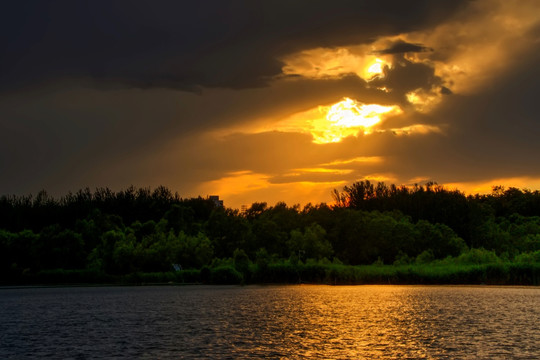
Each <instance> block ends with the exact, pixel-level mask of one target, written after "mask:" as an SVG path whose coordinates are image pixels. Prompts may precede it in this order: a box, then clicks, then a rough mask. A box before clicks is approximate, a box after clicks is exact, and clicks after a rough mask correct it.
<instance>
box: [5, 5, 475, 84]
mask: <svg viewBox="0 0 540 360" xmlns="http://www.w3.org/2000/svg"><path fill="white" fill-rule="evenodd" d="M463 3H466V1H455V0H447V1H438V2H436V3H433V2H431V1H428V0H419V1H408V2H404V1H401V0H383V1H377V2H373V1H352V0H351V1H346V0H338V1H333V2H327V1H285V0H274V1H263V2H259V1H248V0H246V1H219V0H216V1H208V0H207V1H204V0H203V1H191V2H184V1H166V0H161V1H153V2H148V1H142V0H133V1H121V0H111V1H106V2H105V1H68V0H58V1H54V0H51V1H41V0H40V1H25V2H20V1H12V2H9V3H8V4H4V6H3V11H2V15H1V19H0V20H2V21H0V34H1V35H0V36H1V42H2V44H3V45H2V46H3V50H2V51H3V56H2V57H1V60H0V68H1V69H2V73H1V78H0V89H2V90H4V91H6V90H10V89H14V88H20V87H24V86H34V85H36V84H41V83H44V82H55V81H57V80H58V79H62V78H64V79H65V78H74V79H88V78H91V79H95V80H96V81H97V83H96V84H97V85H101V86H104V85H103V84H104V83H108V84H122V85H124V86H133V87H141V88H148V87H172V88H180V89H188V90H194V89H197V88H198V87H201V86H202V87H232V88H245V87H252V86H260V85H263V84H265V82H266V81H267V80H268V79H269V78H271V77H273V76H275V75H277V74H279V73H280V69H281V65H282V64H281V63H280V62H279V58H280V57H281V56H283V55H285V54H288V53H291V52H295V51H298V50H300V49H307V48H312V47H317V46H339V45H344V44H353V43H354V44H358V43H365V42H368V41H370V40H371V39H373V38H375V37H378V36H382V35H389V34H397V33H400V32H404V31H411V30H418V29H422V28H425V27H429V26H432V25H433V24H436V23H437V22H439V21H441V20H442V19H444V18H446V17H448V16H451V14H452V13H454V12H455V11H456V10H457V9H458V8H460V7H461V6H462V5H463Z"/></svg>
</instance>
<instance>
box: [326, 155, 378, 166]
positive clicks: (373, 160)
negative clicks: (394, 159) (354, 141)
mask: <svg viewBox="0 0 540 360" xmlns="http://www.w3.org/2000/svg"><path fill="white" fill-rule="evenodd" d="M382 161H383V157H381V156H359V157H355V158H352V159H347V160H335V161H332V162H329V163H325V164H321V166H336V165H347V164H353V163H380V162H382Z"/></svg>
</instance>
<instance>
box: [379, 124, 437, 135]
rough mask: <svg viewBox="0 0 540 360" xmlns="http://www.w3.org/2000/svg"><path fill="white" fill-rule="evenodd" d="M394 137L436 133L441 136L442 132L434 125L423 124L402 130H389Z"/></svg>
mask: <svg viewBox="0 0 540 360" xmlns="http://www.w3.org/2000/svg"><path fill="white" fill-rule="evenodd" d="M390 131H392V133H393V134H394V135H411V134H421V135H426V134H429V133H438V134H442V133H443V131H442V129H441V128H440V127H438V126H434V125H425V124H415V125H410V126H405V127H402V128H396V129H391V130H390Z"/></svg>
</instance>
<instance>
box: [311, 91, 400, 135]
mask: <svg viewBox="0 0 540 360" xmlns="http://www.w3.org/2000/svg"><path fill="white" fill-rule="evenodd" d="M319 110H320V111H321V112H322V113H323V114H324V113H326V115H325V116H324V117H322V118H320V119H317V120H314V121H312V124H311V125H312V130H311V134H312V135H313V142H315V143H317V144H326V143H336V142H340V141H341V140H343V139H344V138H346V137H348V136H357V135H358V134H359V133H362V134H369V133H371V128H372V127H373V126H374V125H376V124H378V123H380V122H381V120H382V119H383V117H387V116H390V115H397V114H400V113H401V112H402V110H401V109H400V108H399V106H383V105H378V104H363V103H360V102H358V101H355V100H353V99H350V98H347V97H346V98H344V99H343V100H342V101H340V102H338V103H336V104H333V105H331V106H327V107H324V106H321V107H320V108H319Z"/></svg>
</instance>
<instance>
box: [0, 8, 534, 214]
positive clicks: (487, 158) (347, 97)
mask: <svg viewBox="0 0 540 360" xmlns="http://www.w3.org/2000/svg"><path fill="white" fill-rule="evenodd" d="M0 28H1V29H0V38H1V43H2V44H3V46H2V55H1V56H0V194H15V195H23V194H30V193H33V194H36V193H37V192H38V191H40V190H42V189H45V190H46V191H47V192H48V193H49V194H52V195H54V196H62V195H65V194H66V193H67V192H69V191H72V192H75V191H77V190H79V189H81V188H85V187H89V188H91V189H95V188H97V187H108V188H111V189H113V190H115V191H118V190H121V189H125V188H127V187H128V186H130V185H133V186H136V187H156V186H159V185H163V186H166V187H168V188H169V189H171V190H172V191H173V192H178V193H179V195H180V196H182V197H193V196H199V195H201V196H203V197H205V196H207V195H219V196H220V197H221V199H223V200H224V202H225V205H226V206H228V207H233V208H239V207H241V206H242V205H250V204H251V203H253V202H263V201H264V202H268V203H269V204H270V205H272V204H275V203H276V202H278V201H285V202H286V203H287V204H289V205H292V204H301V205H303V204H306V203H308V202H312V203H319V202H328V203H329V202H331V201H332V197H331V191H332V190H333V189H342V188H343V186H345V185H350V184H352V183H353V182H355V181H360V180H370V181H372V182H378V181H384V182H386V183H387V184H391V183H394V184H398V185H412V184H415V183H418V184H423V183H426V182H428V181H435V182H437V183H438V184H442V185H445V186H448V187H449V188H455V187H457V188H459V189H460V190H463V191H465V192H466V193H477V192H481V193H482V192H484V193H485V192H489V191H490V190H491V187H492V186H494V185H503V186H507V187H509V186H515V187H519V188H528V189H539V188H540V161H539V155H540V141H539V135H540V116H539V115H538V114H539V113H538V107H539V101H538V100H539V99H540V98H539V94H540V67H539V66H538V64H540V2H539V1H537V0H477V1H464V0H440V1H429V0H421V1H402V0H379V1H359V0H354V1H343V0H333V1H318V0H309V1H308V0H297V1H290V0H287V1H284V0H268V1H262V0H261V1H253V0H245V1H229V0H213V1H210V0H201V1H189V2H188V1H172V0H171V1H165V0H156V1H141V0H130V1H119V0H108V1H82V0H81V1H71V0H64V1H46V0H40V1H24V2H23V1H12V2H9V3H6V4H3V9H2V12H1V14H0Z"/></svg>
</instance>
